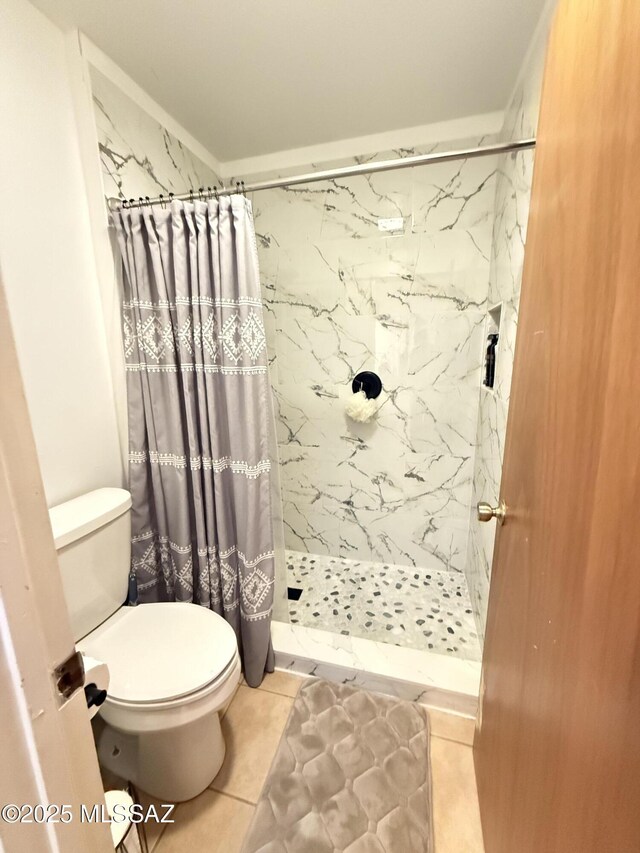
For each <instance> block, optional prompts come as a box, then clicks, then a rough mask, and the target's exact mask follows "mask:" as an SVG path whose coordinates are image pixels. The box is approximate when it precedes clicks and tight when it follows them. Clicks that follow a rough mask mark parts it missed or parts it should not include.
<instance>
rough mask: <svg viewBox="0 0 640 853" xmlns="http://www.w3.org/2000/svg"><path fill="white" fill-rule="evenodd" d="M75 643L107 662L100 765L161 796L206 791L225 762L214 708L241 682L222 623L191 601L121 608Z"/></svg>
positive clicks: (173, 798)
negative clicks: (187, 602)
mask: <svg viewBox="0 0 640 853" xmlns="http://www.w3.org/2000/svg"><path fill="white" fill-rule="evenodd" d="M78 648H79V649H80V651H81V652H83V653H84V654H87V655H89V656H90V657H93V658H97V659H98V660H102V661H104V662H105V663H106V664H107V666H108V667H109V673H110V683H109V691H108V695H107V699H106V700H105V702H104V704H103V705H102V707H101V716H102V719H103V720H104V722H105V723H106V725H105V726H104V728H103V729H102V731H101V732H100V735H99V738H98V757H99V760H100V764H102V766H103V767H106V768H107V769H108V770H110V771H111V772H113V773H116V774H117V775H118V776H121V777H123V778H125V779H128V780H130V781H132V782H134V784H135V785H136V786H138V787H139V788H141V789H142V790H143V791H146V793H148V794H151V795H152V796H153V797H156V799H160V800H163V801H164V802H181V801H183V800H190V799H191V798H192V797H195V796H197V795H198V794H199V793H201V792H202V791H204V789H205V788H207V787H208V785H209V784H210V783H211V782H212V781H213V779H214V778H215V776H216V775H217V773H218V771H219V770H220V767H221V766H222V762H223V761H224V756H225V743H224V739H223V737H222V731H221V728H220V712H222V711H224V710H225V709H226V707H227V705H228V704H229V702H230V701H231V699H232V698H233V694H234V692H235V689H236V687H237V686H238V683H239V681H240V656H239V655H238V647H237V643H236V637H235V633H234V631H233V629H232V628H231V626H230V625H229V624H228V622H225V620H224V619H223V618H222V617H221V616H218V615H217V614H216V613H213V612H212V611H210V610H205V608H203V607H199V606H198V605H196V604H180V603H175V604H166V603H165V604H142V605H139V606H138V607H122V608H120V609H119V610H117V611H116V613H114V614H113V616H111V617H110V618H109V619H107V621H106V622H104V623H103V624H102V625H100V626H99V627H98V628H97V629H96V630H95V631H92V632H91V633H90V634H88V635H87V636H86V637H84V638H83V639H82V640H81V641H80V642H79V643H78Z"/></svg>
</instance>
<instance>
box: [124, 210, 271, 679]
mask: <svg viewBox="0 0 640 853" xmlns="http://www.w3.org/2000/svg"><path fill="white" fill-rule="evenodd" d="M113 223H114V226H115V229H116V234H117V240H118V245H119V249H120V253H121V255H122V260H123V269H124V276H123V278H124V281H123V287H124V300H123V339H124V351H125V361H126V370H127V394H128V412H129V450H130V453H129V475H130V490H131V494H132V499H133V511H132V569H133V571H134V572H135V576H136V578H137V584H138V593H139V600H140V601H141V602H154V601H189V602H191V601H193V602H196V603H197V604H201V605H203V606H204V607H209V608H211V609H212V610H214V611H215V612H216V613H219V614H221V615H222V616H224V618H225V619H226V620H227V621H228V622H230V623H231V625H232V626H233V628H234V630H235V632H236V636H237V638H238V645H239V648H240V653H241V655H242V659H243V665H244V671H245V677H246V679H247V682H248V683H249V684H250V685H251V686H254V687H255V686H258V685H259V684H260V682H261V680H262V676H263V673H264V671H265V670H266V671H272V670H273V650H272V647H271V639H270V623H271V611H272V606H273V596H274V573H275V567H274V534H273V524H272V507H271V483H270V477H271V454H270V448H271V447H272V446H273V444H272V438H273V437H272V436H271V435H270V431H271V429H272V424H273V418H272V416H271V391H270V385H269V377H268V365H267V350H266V339H265V330H264V324H263V314H262V303H261V298H260V281H259V277H258V257H257V249H256V242H255V232H254V227H253V218H252V212H251V202H250V201H248V200H247V199H246V198H244V197H243V196H240V195H234V196H231V197H229V196H225V197H222V198H221V199H220V200H219V201H218V200H212V201H209V202H204V201H196V202H194V203H184V204H183V203H181V202H175V201H174V202H171V204H170V205H168V206H167V207H166V208H165V209H163V208H160V207H142V208H139V209H123V210H120V211H117V212H115V213H114V214H113ZM185 665H186V666H188V661H185Z"/></svg>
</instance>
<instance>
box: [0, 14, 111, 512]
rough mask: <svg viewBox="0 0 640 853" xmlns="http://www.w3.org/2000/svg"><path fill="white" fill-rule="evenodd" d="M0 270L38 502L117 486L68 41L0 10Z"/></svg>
mask: <svg viewBox="0 0 640 853" xmlns="http://www.w3.org/2000/svg"><path fill="white" fill-rule="evenodd" d="M0 114H1V115H2V121H3V125H4V132H3V133H2V135H1V136H0V186H2V192H3V204H2V205H1V206H0V271H1V275H2V281H3V285H4V288H5V290H6V294H7V301H8V304H9V311H10V315H11V321H12V325H13V331H14V335H15V339H16V347H17V351H18V357H19V361H20V367H21V371H22V376H23V381H24V385H25V390H26V396H27V403H28V405H29V411H30V414H31V420H32V425H33V430H34V434H35V440H36V446H37V450H38V457H39V460H40V466H41V469H42V476H43V480H44V485H45V492H46V498H47V502H48V504H49V505H53V504H55V503H58V502H60V501H62V500H65V499H67V498H69V497H72V496H74V495H77V494H80V493H82V492H84V491H87V490H90V489H93V488H97V487H99V486H105V485H120V484H121V483H122V482H123V471H122V462H121V451H120V445H119V438H118V429H117V424H116V415H115V406H114V398H113V386H112V381H111V375H110V369H109V359H108V354H107V347H106V337H105V326H104V319H103V312H102V308H101V299H100V291H99V287H98V280H97V274H96V264H95V256H94V251H93V244H92V235H91V229H90V222H89V214H88V205H87V196H86V189H85V184H84V178H83V172H82V167H81V161H80V148H79V142H78V133H77V128H76V121H75V116H74V111H73V103H72V97H71V89H70V82H69V77H68V70H67V61H66V55H65V37H64V36H63V34H62V33H61V31H60V30H58V29H57V28H56V27H55V26H54V25H53V24H51V23H50V22H49V21H48V20H47V19H46V18H45V17H44V16H43V15H42V14H41V13H40V12H37V11H36V10H35V9H34V7H33V6H31V4H30V3H28V2H26V0H2V4H1V5H0Z"/></svg>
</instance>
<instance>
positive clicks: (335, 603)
mask: <svg viewBox="0 0 640 853" xmlns="http://www.w3.org/2000/svg"><path fill="white" fill-rule="evenodd" d="M286 560H287V582H288V584H289V586H291V587H294V588H297V589H301V590H302V595H301V596H300V599H299V600H298V601H289V618H290V620H291V623H292V624H294V625H295V624H299V625H304V626H305V627H307V628H319V629H320V630H321V631H333V632H335V633H341V634H349V635H353V636H356V637H363V638H364V639H366V640H377V641H378V642H383V643H391V644H393V645H396V646H403V647H405V648H411V649H421V650H425V651H431V652H437V653H440V654H445V655H452V656H454V657H459V658H464V659H466V660H475V661H479V660H481V659H482V652H481V649H480V643H479V641H478V635H477V633H476V626H475V621H474V618H473V612H472V610H471V600H470V598H469V591H468V589H467V583H466V580H465V577H464V575H463V574H462V573H461V572H446V571H442V570H440V569H419V568H415V567H413V566H396V565H392V564H387V563H373V562H368V561H366V560H348V559H346V558H344V557H328V556H324V555H318V554H305V553H302V552H301V551H287V552H286Z"/></svg>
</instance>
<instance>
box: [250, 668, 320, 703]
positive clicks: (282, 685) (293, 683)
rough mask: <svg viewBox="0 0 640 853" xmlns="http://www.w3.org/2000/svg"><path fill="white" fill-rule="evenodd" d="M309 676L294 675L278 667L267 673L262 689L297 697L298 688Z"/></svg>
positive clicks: (293, 697)
mask: <svg viewBox="0 0 640 853" xmlns="http://www.w3.org/2000/svg"><path fill="white" fill-rule="evenodd" d="M307 678H308V676H306V675H304V676H302V675H294V674H293V673H291V672H283V671H282V670H280V669H276V670H275V671H274V672H268V673H267V674H266V675H265V677H264V679H263V681H262V684H261V685H260V690H268V691H269V693H279V694H280V695H281V696H290V697H291V698H292V699H295V697H296V696H297V695H298V690H300V685H301V684H302V683H303V682H304V681H306V680H307Z"/></svg>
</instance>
